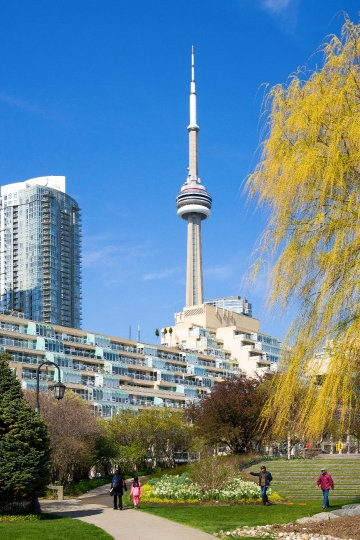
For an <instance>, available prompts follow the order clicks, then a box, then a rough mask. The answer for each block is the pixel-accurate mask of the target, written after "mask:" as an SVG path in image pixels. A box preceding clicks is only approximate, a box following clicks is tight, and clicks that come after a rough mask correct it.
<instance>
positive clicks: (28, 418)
mask: <svg viewBox="0 0 360 540" xmlns="http://www.w3.org/2000/svg"><path fill="white" fill-rule="evenodd" d="M10 359H11V357H10V356H9V355H6V354H1V355H0V499H2V500H5V501H6V500H7V501H9V500H11V499H15V498H27V497H29V496H33V497H35V496H38V495H40V494H41V493H42V492H43V490H44V488H45V486H46V485H47V484H48V483H49V472H50V449H49V433H48V430H47V427H46V425H45V423H44V422H43V420H42V419H41V418H40V416H39V415H38V414H37V413H35V412H34V410H33V409H31V408H30V406H29V405H28V404H27V403H26V401H25V399H24V395H23V393H22V390H21V386H20V382H19V381H18V380H17V379H16V377H15V374H14V373H12V371H11V369H10V368H9V365H8V361H9V360H10Z"/></svg>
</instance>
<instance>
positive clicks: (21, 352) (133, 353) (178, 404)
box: [0, 310, 240, 417]
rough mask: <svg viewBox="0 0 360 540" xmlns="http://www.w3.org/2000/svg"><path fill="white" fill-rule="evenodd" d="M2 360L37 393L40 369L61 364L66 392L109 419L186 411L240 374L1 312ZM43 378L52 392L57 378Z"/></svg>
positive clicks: (224, 362) (210, 361) (212, 358)
mask: <svg viewBox="0 0 360 540" xmlns="http://www.w3.org/2000/svg"><path fill="white" fill-rule="evenodd" d="M0 352H2V353H6V354H9V355H10V357H11V358H10V361H9V364H10V367H11V368H12V369H13V370H14V371H15V372H16V374H17V377H18V378H19V379H20V381H21V383H22V387H23V388H24V389H26V390H35V388H36V371H37V368H38V365H39V364H40V363H41V362H44V361H46V360H49V361H51V362H54V363H55V364H57V365H58V366H59V368H60V373H61V381H62V382H63V383H65V385H66V387H67V388H68V389H69V390H72V391H73V392H75V393H76V394H78V395H79V396H80V397H81V398H82V399H84V400H85V401H86V402H87V403H88V404H89V406H90V409H91V410H92V411H93V414H95V415H96V416H103V417H110V416H112V415H113V414H116V413H117V412H118V410H119V409H120V410H121V409H136V410H137V409H143V408H147V407H167V408H169V409H180V408H183V407H185V406H186V404H187V403H189V402H191V401H198V400H200V399H201V398H202V397H203V396H206V395H207V394H208V393H209V392H210V391H211V389H212V388H213V387H214V385H215V384H216V383H217V382H222V381H224V380H228V379H232V378H234V377H236V376H237V375H239V373H240V371H239V368H238V365H237V362H236V361H232V360H231V358H230V357H229V355H225V356H224V358H218V357H217V355H216V354H213V353H212V351H210V352H209V354H203V353H194V352H188V351H180V350H179V349H178V347H174V348H171V347H164V346H161V345H150V344H147V343H140V342H137V341H132V340H129V339H125V338H119V337H113V336H107V335H104V334H96V333H94V332H87V331H86V330H79V329H77V328H64V327H63V326H58V325H54V324H44V323H40V322H37V321H30V320H28V319H26V318H24V315H23V313H19V312H16V311H11V310H6V311H3V312H0ZM40 373H41V382H40V390H41V391H46V390H47V389H48V386H49V385H52V384H53V383H54V381H55V380H57V370H56V368H54V366H51V365H50V366H49V368H48V373H46V372H45V370H42V371H41V372H40Z"/></svg>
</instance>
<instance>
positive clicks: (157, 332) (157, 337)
mask: <svg viewBox="0 0 360 540" xmlns="http://www.w3.org/2000/svg"><path fill="white" fill-rule="evenodd" d="M155 336H156V340H157V341H159V336H160V332H159V329H158V328H157V329H156V330H155Z"/></svg>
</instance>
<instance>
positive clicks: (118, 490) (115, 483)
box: [111, 471, 127, 510]
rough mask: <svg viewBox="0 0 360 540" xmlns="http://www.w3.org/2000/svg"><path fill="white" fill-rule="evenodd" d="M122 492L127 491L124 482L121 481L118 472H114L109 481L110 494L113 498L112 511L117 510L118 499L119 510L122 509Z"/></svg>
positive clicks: (120, 475)
mask: <svg viewBox="0 0 360 540" xmlns="http://www.w3.org/2000/svg"><path fill="white" fill-rule="evenodd" d="M124 490H125V491H127V487H126V483H125V480H124V479H123V477H122V474H121V473H120V471H115V475H114V476H113V479H112V481H111V494H112V495H113V496H114V510H117V509H118V499H119V510H122V509H123V504H122V497H123V494H124Z"/></svg>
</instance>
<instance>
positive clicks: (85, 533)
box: [0, 518, 113, 540]
mask: <svg viewBox="0 0 360 540" xmlns="http://www.w3.org/2000/svg"><path fill="white" fill-rule="evenodd" d="M0 538H4V539H5V538H6V540H39V539H41V540H84V538H86V540H113V537H112V536H110V535H109V534H107V533H106V532H105V531H103V530H102V529H99V528H98V527H95V525H89V524H88V523H83V522H82V521H78V520H77V519H71V518H60V519H51V520H38V521H14V522H11V521H8V522H0Z"/></svg>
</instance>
